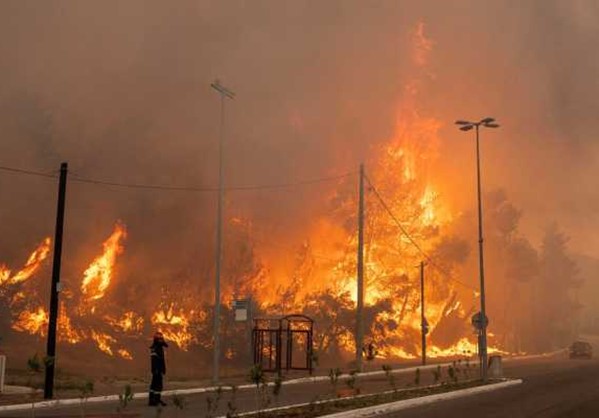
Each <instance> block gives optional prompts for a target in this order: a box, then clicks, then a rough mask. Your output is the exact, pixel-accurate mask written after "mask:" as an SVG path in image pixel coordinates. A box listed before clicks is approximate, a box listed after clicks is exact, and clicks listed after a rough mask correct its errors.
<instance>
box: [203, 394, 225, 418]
mask: <svg viewBox="0 0 599 418" xmlns="http://www.w3.org/2000/svg"><path fill="white" fill-rule="evenodd" d="M222 396H223V388H222V386H219V387H217V388H216V391H215V392H214V397H212V396H208V397H207V398H206V418H213V417H215V416H216V411H218V406H219V404H220V400H221V398H222Z"/></svg>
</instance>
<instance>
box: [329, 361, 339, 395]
mask: <svg viewBox="0 0 599 418" xmlns="http://www.w3.org/2000/svg"><path fill="white" fill-rule="evenodd" d="M339 376H341V369H340V368H339V367H337V368H335V369H330V370H329V382H330V383H331V387H332V389H333V394H335V393H336V392H337V384H338V383H339Z"/></svg>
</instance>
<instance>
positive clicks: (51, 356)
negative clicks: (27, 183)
mask: <svg viewBox="0 0 599 418" xmlns="http://www.w3.org/2000/svg"><path fill="white" fill-rule="evenodd" d="M67 171H68V166H67V163H62V164H61V165H60V180H59V182H58V205H57V209H56V230H55V233H54V260H53V262H52V286H51V289H50V318H49V321H48V342H47V347H46V359H45V370H46V380H45V384H44V398H45V399H52V397H53V395H54V366H55V363H56V325H57V322H58V307H59V305H58V292H59V291H60V261H61V256H62V233H63V229H64V209H65V198H66V191H67Z"/></svg>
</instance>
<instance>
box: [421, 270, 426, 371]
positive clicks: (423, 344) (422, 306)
mask: <svg viewBox="0 0 599 418" xmlns="http://www.w3.org/2000/svg"><path fill="white" fill-rule="evenodd" d="M420 330H421V332H422V365H423V366H424V365H426V334H428V322H427V321H426V316H425V310H424V261H422V262H420Z"/></svg>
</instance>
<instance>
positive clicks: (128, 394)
mask: <svg viewBox="0 0 599 418" xmlns="http://www.w3.org/2000/svg"><path fill="white" fill-rule="evenodd" d="M132 400H133V389H131V385H126V386H125V389H123V393H121V394H119V404H118V406H117V412H118V413H119V414H120V415H121V416H122V415H123V411H124V410H126V409H127V407H128V406H129V404H130V403H131V401H132Z"/></svg>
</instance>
